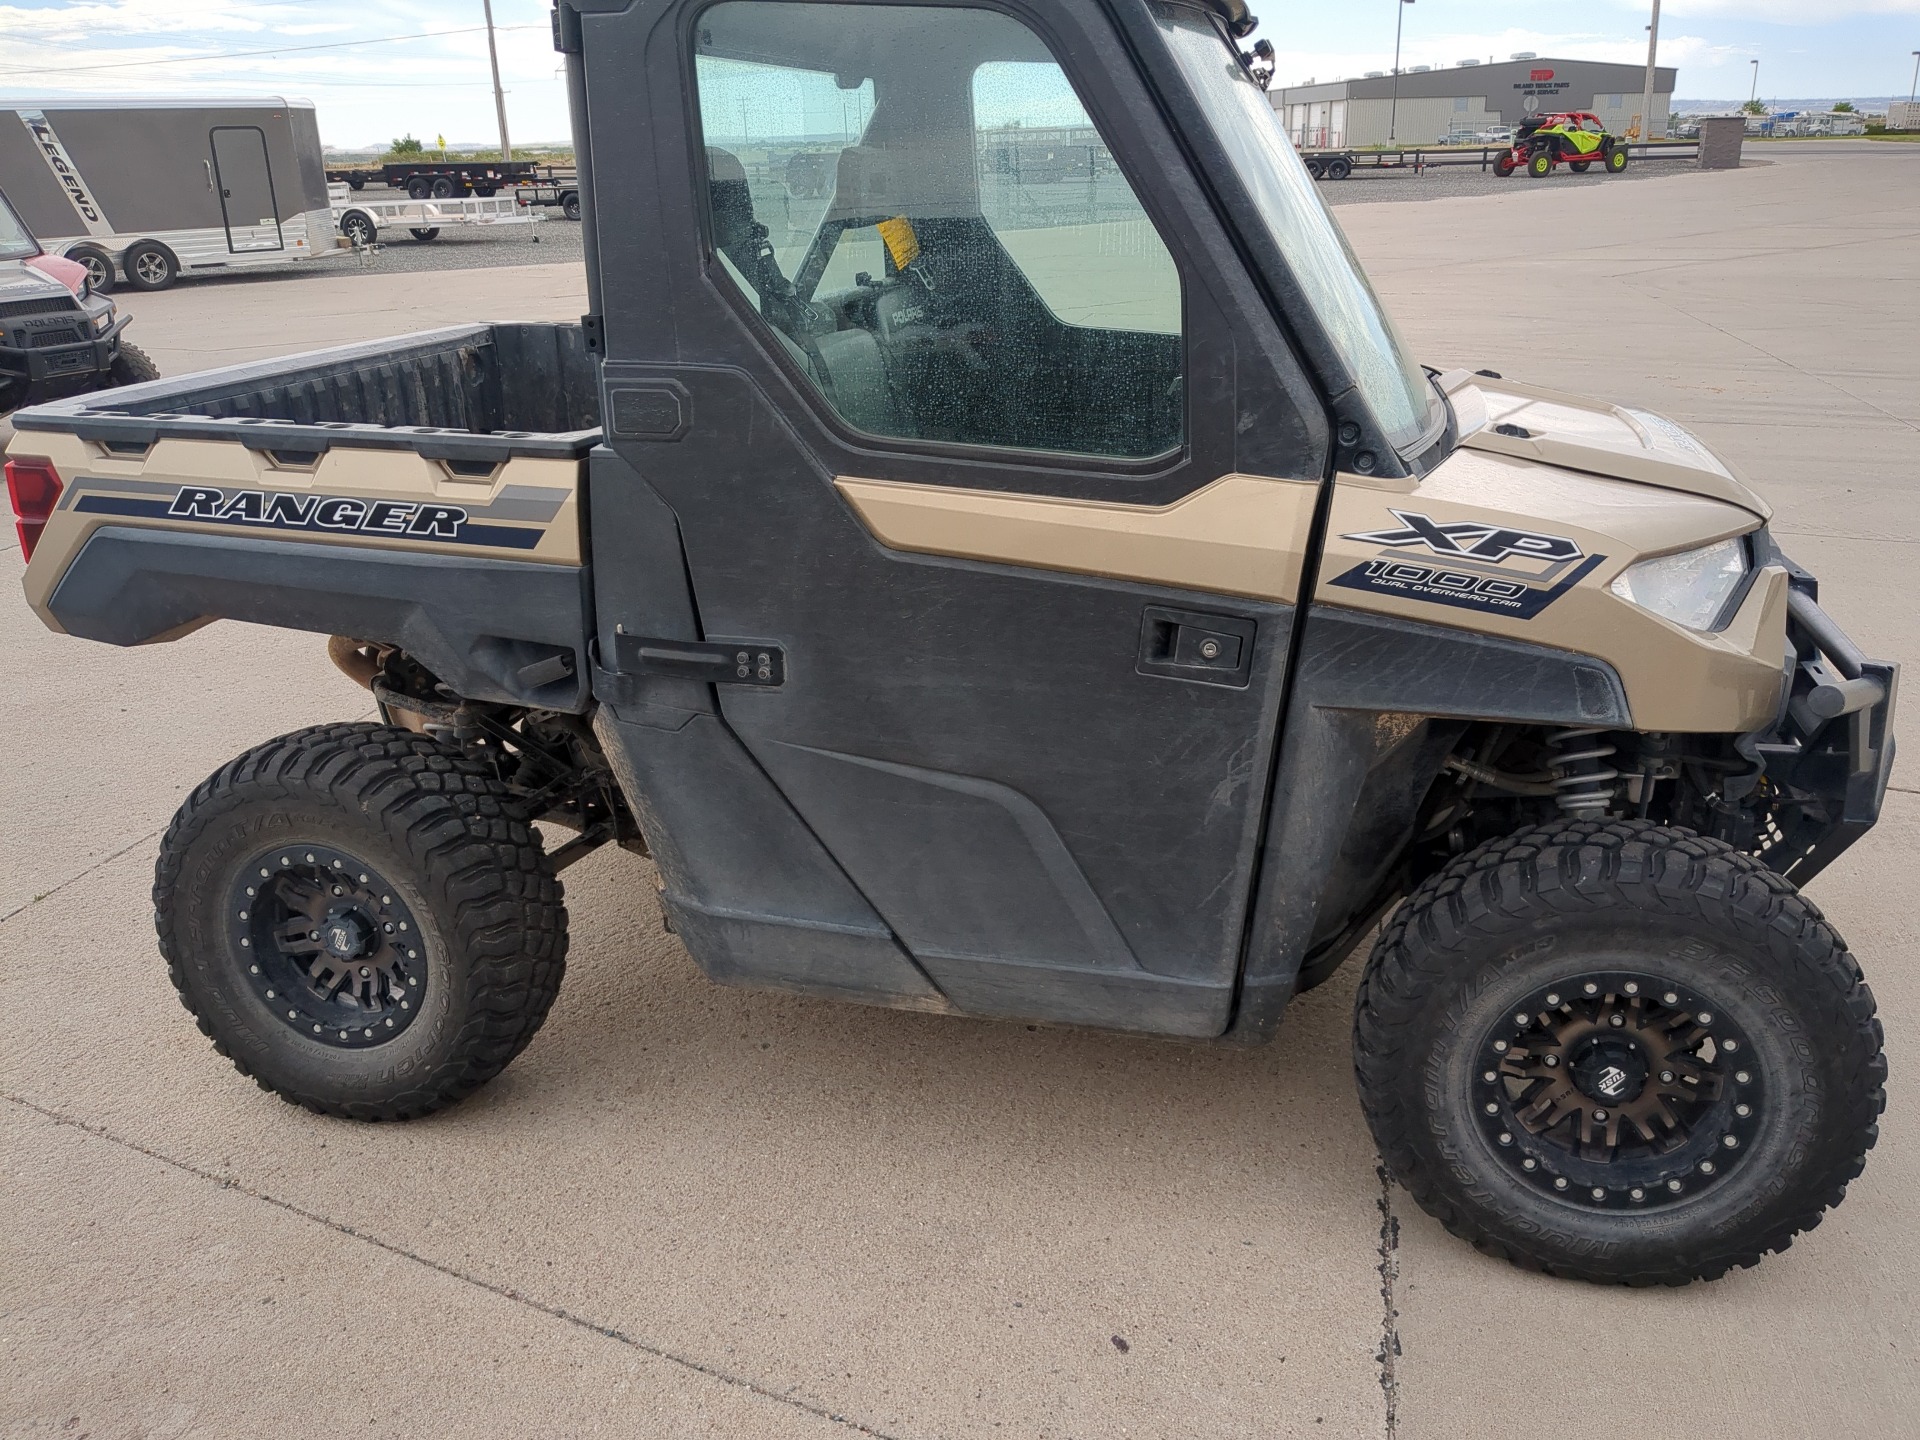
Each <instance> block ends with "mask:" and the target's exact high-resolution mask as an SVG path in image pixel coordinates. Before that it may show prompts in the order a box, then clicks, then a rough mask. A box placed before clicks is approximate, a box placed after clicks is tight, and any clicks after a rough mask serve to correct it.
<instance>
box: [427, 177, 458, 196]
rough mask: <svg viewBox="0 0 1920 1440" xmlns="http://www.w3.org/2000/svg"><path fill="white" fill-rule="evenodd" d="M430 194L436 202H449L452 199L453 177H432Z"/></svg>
mask: <svg viewBox="0 0 1920 1440" xmlns="http://www.w3.org/2000/svg"><path fill="white" fill-rule="evenodd" d="M431 194H432V196H433V198H434V199H436V200H451V199H452V198H453V177H452V176H451V175H436V176H434V177H433V186H432V190H431Z"/></svg>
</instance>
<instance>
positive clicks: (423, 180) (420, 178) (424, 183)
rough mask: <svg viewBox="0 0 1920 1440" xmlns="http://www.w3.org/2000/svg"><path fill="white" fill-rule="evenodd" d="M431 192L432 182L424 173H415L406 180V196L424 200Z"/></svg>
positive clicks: (410, 198) (411, 198)
mask: <svg viewBox="0 0 1920 1440" xmlns="http://www.w3.org/2000/svg"><path fill="white" fill-rule="evenodd" d="M432 193H433V182H432V181H431V180H429V179H428V178H427V177H426V176H424V175H416V176H414V177H413V178H412V179H411V180H409V181H407V198H408V199H409V200H424V199H426V198H427V197H428V196H429V195H431V194H432Z"/></svg>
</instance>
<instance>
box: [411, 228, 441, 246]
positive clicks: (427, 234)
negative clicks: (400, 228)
mask: <svg viewBox="0 0 1920 1440" xmlns="http://www.w3.org/2000/svg"><path fill="white" fill-rule="evenodd" d="M407 233H408V234H409V235H411V236H412V237H413V238H414V239H416V240H419V241H422V242H425V241H428V240H432V239H435V238H437V237H438V236H439V234H440V227H439V226H438V225H429V226H427V227H425V228H424V229H414V230H409V231H407Z"/></svg>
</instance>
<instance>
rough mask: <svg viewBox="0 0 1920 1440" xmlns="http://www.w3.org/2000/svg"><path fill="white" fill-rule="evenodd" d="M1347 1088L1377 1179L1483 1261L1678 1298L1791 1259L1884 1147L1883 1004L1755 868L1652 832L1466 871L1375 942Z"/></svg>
mask: <svg viewBox="0 0 1920 1440" xmlns="http://www.w3.org/2000/svg"><path fill="white" fill-rule="evenodd" d="M1354 1068H1355V1072H1356V1076H1357V1079H1358V1081H1359V1086H1360V1093H1361V1100H1362V1104H1363V1106H1364V1108H1365V1110H1366V1113H1367V1120H1368V1123H1369V1124H1370V1125H1371V1126H1372V1129H1373V1134H1374V1138H1375V1140H1376V1141H1378V1143H1379V1146H1380V1153H1381V1156H1382V1158H1383V1159H1384V1160H1385V1161H1386V1164H1387V1167H1388V1168H1389V1169H1390V1170H1391V1171H1392V1172H1393V1174H1394V1175H1395V1176H1396V1177H1397V1178H1398V1179H1399V1180H1400V1181H1401V1183H1403V1184H1404V1185H1406V1187H1407V1188H1408V1190H1409V1191H1410V1192H1411V1193H1412V1195H1413V1197H1414V1199H1415V1200H1416V1201H1418V1202H1419V1204H1420V1206H1421V1208H1423V1209H1424V1210H1426V1211H1427V1212H1428V1213H1429V1214H1431V1215H1433V1216H1434V1217H1435V1218H1436V1219H1438V1220H1439V1221H1440V1222H1441V1223H1442V1224H1443V1225H1445V1226H1446V1227H1447V1228H1448V1229H1449V1230H1451V1231H1452V1232H1453V1233H1454V1234H1456V1235H1458V1236H1460V1237H1461V1238H1463V1239H1466V1240H1469V1241H1471V1242H1472V1243H1473V1244H1474V1245H1476V1246H1477V1247H1478V1248H1480V1249H1481V1250H1483V1251H1485V1252H1486V1253H1488V1254H1490V1255H1495V1256H1498V1257H1500V1258H1502V1259H1505V1260H1508V1261H1510V1262H1511V1263H1513V1264H1515V1265H1519V1266H1521V1267H1523V1268H1525V1269H1529V1270H1544V1271H1547V1272H1548V1273H1550V1274H1555V1275H1564V1276H1569V1277H1572V1278H1576V1279H1582V1280H1590V1281H1597V1282H1601V1283H1608V1284H1627V1285H1661V1284H1664V1285H1682V1284H1685V1283H1686V1282H1687V1281H1689V1280H1696V1279H1713V1278H1716V1277H1718V1276H1720V1275H1723V1274H1725V1273H1726V1272H1727V1271H1728V1270H1729V1269H1732V1268H1733V1267H1734V1266H1747V1265H1752V1264H1754V1263H1756V1262H1757V1261H1758V1260H1759V1259H1760V1257H1761V1256H1762V1255H1764V1254H1766V1253H1767V1252H1768V1251H1772V1250H1784V1249H1786V1248H1787V1246H1788V1245H1789V1244H1790V1243H1791V1242H1792V1240H1793V1237H1794V1236H1795V1235H1797V1234H1798V1233H1799V1232H1801V1231H1802V1230H1807V1229H1810V1228H1811V1227H1812V1226H1814V1225H1817V1224H1818V1223H1819V1222H1820V1218H1821V1214H1822V1212H1823V1211H1825V1210H1827V1209H1828V1208H1830V1207H1832V1206H1834V1205H1837V1204H1839V1203H1840V1201H1841V1199H1842V1198H1843V1197H1844V1196H1845V1194H1846V1188H1847V1182H1848V1181H1850V1180H1852V1179H1853V1178H1854V1177H1855V1176H1857V1175H1858V1174H1859V1173H1860V1170H1861V1167H1862V1166H1863V1164H1864V1163H1865V1159H1866V1152H1867V1151H1868V1150H1869V1149H1870V1148H1872V1146H1873V1143H1874V1141H1875V1139H1876V1138H1877V1136H1878V1123H1877V1122H1878V1118H1879V1115H1880V1112H1881V1110H1882V1108H1883V1107H1884V1105H1885V1101H1886V1088H1885V1087H1886V1078H1887V1061H1886V1056H1885V1054H1884V1053H1883V1052H1882V1048H1881V1032H1880V1022H1879V1021H1878V1020H1877V1019H1876V1018H1875V1017H1874V1002H1873V994H1872V992H1871V991H1870V990H1868V988H1867V985H1866V982H1865V981H1864V980H1863V979H1862V978H1861V975H1860V967H1859V965H1858V964H1856V963H1855V962H1854V959H1853V957H1852V956H1851V955H1849V954H1848V953H1847V947H1846V943H1845V942H1844V941H1843V940H1842V939H1841V938H1840V937H1839V935H1837V934H1835V933H1834V930H1833V927H1832V926H1831V925H1829V924H1828V923H1827V922H1826V920H1825V919H1824V918H1823V917H1822V916H1821V914H1820V911H1819V910H1818V909H1817V908H1816V907H1815V906H1814V905H1812V904H1811V903H1809V902H1808V901H1807V900H1806V899H1805V898H1804V897H1803V896H1801V895H1800V893H1799V892H1798V891H1797V890H1795V889H1794V888H1793V886H1791V885H1789V884H1788V883H1787V882H1786V881H1784V880H1782V879H1781V878H1780V877H1779V876H1778V875H1775V874H1774V873H1773V872H1772V871H1770V870H1768V869H1767V868H1766V867H1765V866H1764V865H1762V864H1761V863H1760V862H1759V861H1758V860H1755V859H1754V858H1752V857H1751V856H1748V855H1743V854H1741V853H1740V852H1739V851H1736V850H1734V849H1733V848H1732V847H1731V846H1728V845H1725V844H1722V843H1721V842H1720V841H1718V840H1708V839H1705V838H1703V837H1701V836H1698V835H1695V834H1693V833H1691V832H1689V831H1685V830H1679V829H1673V828H1669V827H1664V826H1659V825H1655V824H1652V823H1650V822H1648V821H1644V820H1626V821H1611V822H1609V821H1593V820H1585V821H1565V820H1562V821H1555V822H1551V823H1548V824H1545V825H1537V826H1532V827H1528V828H1526V829H1522V830H1519V831H1517V832H1515V833H1514V834H1512V835H1508V836H1504V837H1502V838H1500V839H1497V840H1493V841H1490V842H1488V843H1487V844H1485V845H1482V846H1481V847H1479V848H1478V849H1476V850H1472V851H1469V852H1468V853H1467V854H1465V855H1462V856H1461V857H1460V858H1458V859H1457V860H1455V861H1454V862H1453V863H1452V864H1451V865H1449V866H1447V867H1446V868H1445V869H1444V870H1442V871H1440V872H1439V873H1438V874H1437V875H1434V876H1432V877H1431V878H1429V879H1428V880H1427V881H1426V882H1425V883H1423V884H1422V885H1421V886H1420V887H1419V888H1418V889H1417V890H1415V891H1414V893H1413V895H1412V896H1410V897H1409V898H1408V900H1407V901H1406V903H1405V904H1404V905H1402V906H1401V908H1400V909H1399V911H1398V912H1397V913H1396V914H1395V915H1394V917H1393V918H1392V919H1391V920H1390V921H1389V922H1388V924H1387V926H1386V927H1385V929H1384V930H1383V931H1382V932H1381V935H1380V939H1379V941H1378V942H1377V943H1376V944H1375V946H1374V951H1373V955H1372V957H1371V959H1370V960H1369V961H1368V963H1367V972H1366V976H1365V978H1364V979H1363V980H1362V982H1361V986H1360V995H1359V999H1358V1002H1357V1007H1356V1011H1355V1019H1354Z"/></svg>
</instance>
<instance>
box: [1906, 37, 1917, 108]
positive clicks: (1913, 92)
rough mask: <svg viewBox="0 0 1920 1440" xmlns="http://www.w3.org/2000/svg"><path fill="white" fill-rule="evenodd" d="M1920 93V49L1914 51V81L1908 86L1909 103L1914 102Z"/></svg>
mask: <svg viewBox="0 0 1920 1440" xmlns="http://www.w3.org/2000/svg"><path fill="white" fill-rule="evenodd" d="M1916 95H1920V50H1916V51H1914V52H1913V83H1912V84H1911V85H1909V86H1908V87H1907V103H1908V104H1909V105H1911V104H1913V101H1914V97H1915V96H1916Z"/></svg>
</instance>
